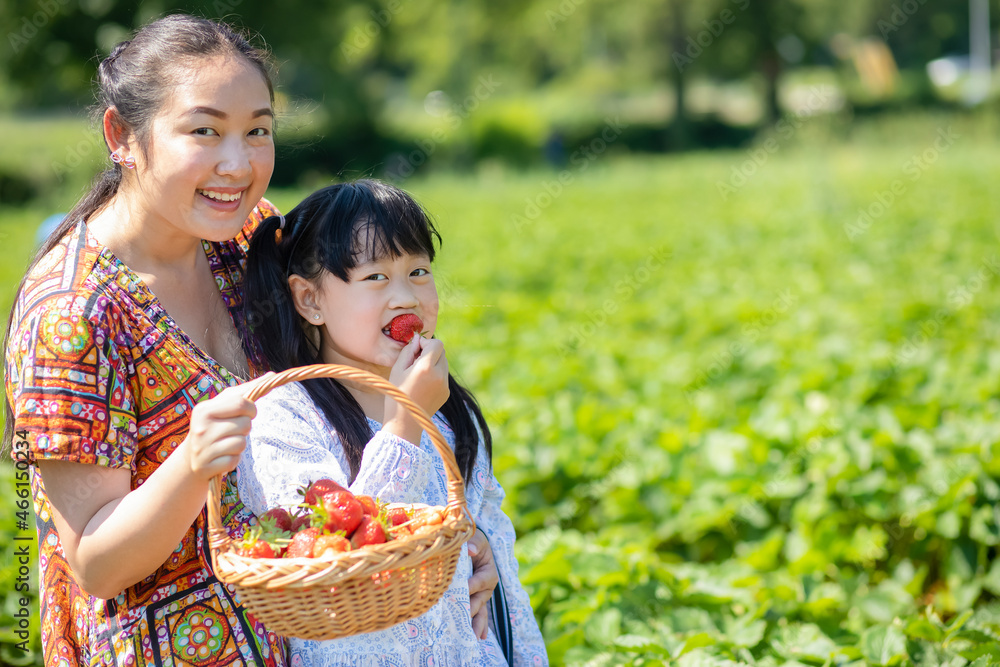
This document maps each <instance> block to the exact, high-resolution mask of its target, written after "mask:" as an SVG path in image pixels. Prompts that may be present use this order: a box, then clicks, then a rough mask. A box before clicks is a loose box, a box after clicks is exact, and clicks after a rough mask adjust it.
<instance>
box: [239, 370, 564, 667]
mask: <svg viewBox="0 0 1000 667" xmlns="http://www.w3.org/2000/svg"><path fill="white" fill-rule="evenodd" d="M368 421H369V426H371V428H372V432H373V433H374V434H375V435H374V437H372V439H371V440H370V441H369V442H368V444H367V445H366V446H365V451H364V456H363V457H362V461H361V469H360V471H359V473H358V476H357V478H356V479H355V480H354V483H353V484H350V485H349V488H350V490H351V491H353V492H354V493H358V494H367V495H371V496H375V497H377V498H379V499H381V500H384V501H386V502H402V503H418V502H419V503H427V504H430V505H445V504H447V489H446V486H445V480H446V476H445V472H444V462H443V461H442V460H441V456H440V455H439V454H438V453H437V451H436V450H435V449H434V445H433V444H432V443H431V441H430V438H429V437H428V436H427V434H426V433H425V434H423V439H422V441H421V443H420V446H419V447H417V446H414V445H413V444H412V443H410V442H407V441H406V440H403V439H402V438H399V437H397V436H395V435H393V434H391V433H387V432H384V431H382V430H381V428H382V427H381V425H380V424H379V423H378V422H376V421H374V420H368ZM434 423H435V424H436V425H437V427H438V428H439V429H440V430H441V433H442V434H443V435H444V437H445V440H446V441H447V442H448V444H449V445H450V446H451V447H452V449H454V447H455V436H454V433H453V432H452V430H451V428H450V427H449V426H448V423H447V421H446V420H445V419H444V417H442V415H441V414H440V413H438V414H436V415H434ZM248 440H249V442H248V445H247V449H246V450H245V451H244V453H243V456H242V457H241V458H240V462H239V466H238V467H237V477H238V488H239V493H240V497H241V499H242V501H243V502H244V504H245V505H246V506H247V508H248V509H250V510H251V511H253V513H254V514H256V515H258V516H260V515H261V514H263V513H264V512H265V511H267V510H268V509H270V508H273V507H278V506H282V507H291V506H294V505H296V504H297V503H298V502H300V496H298V494H297V493H296V490H297V489H298V488H299V487H300V486H302V485H303V484H306V483H308V482H311V481H313V480H316V479H319V478H321V477H327V478H329V479H332V480H334V481H336V482H338V483H340V484H343V485H344V486H348V481H349V476H350V467H349V465H348V462H347V458H346V456H345V454H344V451H343V448H342V447H341V445H340V438H339V437H338V435H337V433H336V432H335V431H334V430H333V428H332V427H331V426H330V424H329V422H328V421H327V420H326V418H325V417H324V416H323V413H322V412H321V411H320V410H319V409H318V408H317V407H316V406H315V405H314V404H313V402H312V400H311V399H310V398H309V395H308V393H307V392H306V391H305V389H304V388H303V387H302V386H301V385H300V384H299V383H291V384H287V385H284V386H281V387H278V388H277V389H274V390H272V391H271V392H270V393H268V394H267V395H266V396H264V397H263V398H261V399H259V400H258V401H257V417H256V418H255V419H254V420H253V427H252V429H251V434H250V438H249V439H248ZM504 495H505V494H504V490H503V488H502V487H501V486H500V483H499V482H498V481H497V479H496V477H494V476H493V474H492V472H491V471H490V466H489V463H488V460H487V454H486V448H485V447H484V445H483V443H482V441H480V443H479V452H478V454H477V456H476V465H475V469H474V472H473V475H472V479H471V480H469V482H468V483H467V485H466V489H465V496H466V500H467V502H468V506H469V511H470V512H471V513H472V516H473V518H474V519H475V521H476V526H477V527H478V528H481V529H482V530H483V532H484V533H485V534H486V536H487V537H488V538H489V541H490V547H491V548H492V549H493V555H494V559H495V561H496V564H497V569H498V570H499V572H500V578H501V581H502V582H503V590H504V592H505V593H506V598H507V604H508V607H509V612H510V625H511V627H512V630H513V639H514V642H513V643H514V664H515V665H516V667H521V666H525V667H527V666H529V665H530V666H533V667H534V666H538V665H547V664H548V657H547V655H546V651H545V643H544V641H543V639H542V635H541V632H540V631H539V629H538V623H537V621H536V620H535V617H534V613H533V612H532V609H531V604H530V602H529V600H528V595H527V593H526V592H525V590H524V588H523V587H522V586H521V583H520V581H519V580H518V577H517V569H518V565H517V560H516V559H515V557H514V526H513V524H512V523H511V521H510V519H509V518H508V517H507V515H506V514H504V512H503V510H501V509H500V503H501V501H502V500H503V498H504ZM471 575H472V561H471V559H470V558H469V553H468V549H467V548H465V547H463V549H462V553H461V556H460V558H459V561H458V567H457V569H456V572H455V578H454V580H453V581H452V584H451V587H450V588H449V589H448V590H447V591H446V592H445V594H444V596H443V597H442V598H441V600H440V601H439V602H438V603H437V604H436V605H434V607H432V608H431V609H430V610H429V611H428V612H427V613H425V614H423V615H422V616H419V617H417V618H415V619H413V620H411V621H407V622H405V623H400V624H399V625H396V626H393V627H391V628H389V629H387V630H382V631H380V632H372V633H367V634H363V635H357V636H354V637H348V638H345V639H336V640H331V641H322V642H317V641H309V640H303V639H294V638H290V639H289V649H290V658H291V662H292V665H298V666H300V667H326V666H330V665H358V666H362V665H364V666H367V665H372V666H378V667H397V666H399V667H402V666H403V665H406V666H410V665H428V666H429V665H434V666H435V667H447V666H451V665H455V666H457V665H482V666H484V667H485V666H490V667H493V666H496V667H504V666H505V665H506V662H505V661H504V658H503V654H502V653H501V650H500V646H499V644H498V642H497V638H496V636H495V634H494V632H493V628H492V627H491V628H490V630H489V633H488V635H487V638H486V639H485V640H480V639H478V638H477V637H476V636H475V635H474V634H473V631H472V622H471V619H470V615H469V585H468V582H469V577H470V576H471Z"/></svg>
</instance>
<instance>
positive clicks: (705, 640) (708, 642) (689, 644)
mask: <svg viewBox="0 0 1000 667" xmlns="http://www.w3.org/2000/svg"><path fill="white" fill-rule="evenodd" d="M717 643H718V640H717V639H716V638H715V637H713V636H712V635H710V634H708V633H707V632H700V633H698V634H696V635H692V636H690V637H687V638H685V639H684V643H683V644H682V645H681V647H680V648H679V649H678V650H677V652H676V653H675V654H674V658H679V657H681V656H682V655H684V654H685V653H690V652H691V651H693V650H695V649H697V648H703V647H705V646H714V645H715V644H717Z"/></svg>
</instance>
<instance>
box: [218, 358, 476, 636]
mask: <svg viewBox="0 0 1000 667" xmlns="http://www.w3.org/2000/svg"><path fill="white" fill-rule="evenodd" d="M324 377H328V378H340V379H345V380H351V381H353V382H359V383H362V384H365V385H368V386H370V387H372V388H374V389H376V390H378V391H380V392H381V393H383V394H385V395H387V396H391V397H392V398H394V399H395V400H396V401H398V402H399V404H400V405H401V406H403V407H404V408H406V409H407V410H408V411H409V412H410V413H411V414H412V415H413V417H414V418H415V419H416V420H417V422H419V423H420V425H421V426H422V427H423V429H424V430H425V431H427V433H428V435H430V438H431V441H432V442H433V443H434V447H435V448H436V449H437V450H438V453H439V454H440V455H441V458H442V459H443V460H444V467H445V472H446V474H447V478H448V504H447V506H446V507H445V508H442V509H444V514H445V519H444V521H443V522H442V523H441V524H440V526H438V527H437V529H436V531H434V532H431V533H430V534H425V535H420V536H405V537H400V538H398V539H394V540H391V541H389V542H387V543H385V544H379V545H370V546H366V547H363V548H361V549H358V550H355V551H348V552H345V553H342V554H338V555H337V556H330V555H328V556H325V557H323V558H249V557H246V556H242V555H240V554H238V553H237V552H236V549H235V546H234V543H233V540H232V539H231V538H230V537H229V534H228V533H227V532H226V530H225V529H224V528H223V526H222V521H221V517H220V511H221V506H222V504H221V500H222V495H221V488H222V479H221V477H216V478H214V479H212V480H211V482H210V484H209V491H208V526H209V546H210V548H211V552H212V567H213V569H214V570H215V574H216V576H217V577H218V579H219V580H220V581H222V582H223V583H226V584H231V585H232V586H234V587H235V589H236V592H237V594H238V595H239V598H240V600H241V601H242V602H243V604H244V605H245V606H246V608H247V609H248V610H249V611H250V612H252V613H253V615H254V616H256V617H257V618H258V619H259V620H260V621H261V622H263V623H264V625H265V626H266V627H267V628H268V630H270V631H271V632H275V633H277V634H280V635H285V636H287V637H298V638H301V639H316V640H320V639H336V638H338V637H347V636H350V635H356V634H360V633H363V632H374V631H376V630H383V629H385V628H388V627H391V626H393V625H396V624H397V623H402V622H403V621H406V620H409V619H411V618H414V617H416V616H419V615H420V614H423V613H424V612H426V611H427V610H428V609H430V608H431V607H432V606H434V604H435V603H436V602H437V601H438V600H439V599H440V598H441V595H442V594H443V593H444V592H445V590H447V589H448V587H449V586H450V585H451V581H452V579H453V577H454V576H455V566H456V564H457V563H458V556H459V553H460V551H461V547H462V545H463V544H465V542H466V541H467V540H468V539H469V538H470V537H472V534H473V531H474V530H475V525H474V524H473V522H472V518H471V517H470V516H469V512H468V508H467V507H466V503H465V487H464V485H463V482H462V476H461V473H460V472H459V469H458V464H457V463H456V462H455V455H454V453H453V452H452V451H451V448H450V447H449V446H448V445H447V443H445V441H444V438H443V437H442V436H441V433H440V431H438V429H437V427H435V426H434V424H433V422H431V419H430V417H428V416H427V413H426V412H424V410H422V409H421V408H420V407H419V406H418V405H417V404H416V403H414V402H413V401H412V400H410V398H409V397H408V396H407V395H406V394H404V393H403V392H402V391H400V390H399V389H398V388H397V387H396V386H395V385H393V384H391V383H389V382H387V381H386V380H384V379H382V378H380V377H378V376H377V375H373V374H372V373H368V372H366V371H361V370H358V369H356V368H351V367H349V366H337V365H326V364H323V365H315V366H305V367H302V368H294V369H291V370H288V371H283V372H281V373H276V374H275V375H273V376H271V377H269V378H268V379H266V380H263V381H262V382H260V383H259V384H258V385H256V386H255V387H254V388H253V389H252V390H251V391H250V393H249V394H248V395H247V397H248V398H249V399H250V400H251V401H253V400H256V399H258V398H260V397H261V396H263V395H265V394H266V393H267V392H269V391H270V390H272V389H274V388H275V387H279V386H281V385H283V384H287V383H289V382H296V381H298V380H309V379H312V378H324Z"/></svg>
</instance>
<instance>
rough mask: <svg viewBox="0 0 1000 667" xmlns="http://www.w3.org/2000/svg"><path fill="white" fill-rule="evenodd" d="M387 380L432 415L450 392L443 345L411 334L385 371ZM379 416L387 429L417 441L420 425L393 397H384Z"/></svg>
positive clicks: (411, 440) (413, 441)
mask: <svg viewBox="0 0 1000 667" xmlns="http://www.w3.org/2000/svg"><path fill="white" fill-rule="evenodd" d="M389 382H391V383H393V384H394V385H396V386H397V387H399V388H400V389H402V390H403V391H404V392H406V395H407V396H409V397H410V398H411V399H413V402H414V403H416V404H417V405H419V406H420V407H421V408H423V409H424V411H425V412H426V413H427V414H428V415H433V414H434V413H435V412H437V411H438V410H440V409H441V406H442V405H444V403H445V401H447V400H448V396H449V394H450V390H449V389H448V357H447V356H445V353H444V344H443V343H442V342H441V341H439V340H437V339H435V338H423V337H421V336H414V337H413V338H412V339H410V342H409V343H407V344H406V347H404V348H403V349H402V350H401V351H400V353H399V357H398V358H397V359H396V363H395V364H394V365H393V367H392V370H391V371H390V372H389ZM383 415H384V419H383V423H384V425H385V427H386V429H387V430H389V431H390V432H391V433H395V434H396V435H398V436H399V437H401V438H403V439H404V440H408V441H410V442H412V443H414V444H419V443H420V433H421V430H422V429H421V427H420V425H419V424H418V423H417V422H416V421H415V420H414V419H413V417H412V416H411V415H410V414H409V413H408V412H407V411H406V408H404V407H402V406H401V405H399V404H398V403H396V401H395V399H392V398H389V397H386V399H385V412H384V413H383Z"/></svg>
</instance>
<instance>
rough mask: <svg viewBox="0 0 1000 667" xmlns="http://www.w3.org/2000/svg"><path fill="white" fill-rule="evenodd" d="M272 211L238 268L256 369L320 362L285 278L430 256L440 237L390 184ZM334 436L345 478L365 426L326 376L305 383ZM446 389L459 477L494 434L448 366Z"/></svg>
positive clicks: (331, 190)
mask: <svg viewBox="0 0 1000 667" xmlns="http://www.w3.org/2000/svg"><path fill="white" fill-rule="evenodd" d="M280 222H281V221H280V218H277V217H270V218H267V219H266V220H264V221H263V222H261V223H260V226H259V227H258V228H257V230H256V231H255V232H254V235H253V238H252V240H251V242H250V249H249V251H248V253H247V266H246V274H245V276H244V283H243V284H244V297H243V311H244V317H243V321H242V322H241V326H240V330H241V331H240V333H241V335H242V337H243V344H244V347H245V350H246V353H247V356H248V358H250V359H252V360H253V361H254V362H255V363H256V365H258V366H260V367H261V368H262V369H263V370H272V371H283V370H286V369H289V368H295V367H298V366H306V365H309V364H316V363H322V358H321V356H320V349H319V345H318V337H317V336H314V335H312V333H313V331H312V329H313V327H312V325H310V324H308V322H306V321H305V320H304V319H303V318H302V317H301V316H300V315H299V313H298V311H296V310H295V306H294V303H293V301H292V295H291V290H290V289H289V287H288V277H289V276H290V275H292V274H298V275H300V276H302V277H303V278H305V279H307V280H309V281H312V282H316V281H318V280H319V279H320V278H321V277H322V275H323V274H324V272H329V273H331V274H333V275H334V276H336V277H337V278H339V279H341V280H343V281H345V282H346V281H347V280H348V279H349V276H350V271H351V269H353V268H355V267H356V266H358V265H359V264H362V263H364V262H366V261H369V260H373V259H380V258H382V257H390V258H396V257H400V256H403V255H407V254H426V255H427V256H428V257H429V258H430V259H431V260H432V261H433V259H434V254H435V248H434V241H435V239H437V241H438V242H439V243H440V240H441V237H440V235H439V234H438V232H437V230H436V229H435V228H434V224H433V223H432V222H431V220H430V219H429V218H428V216H427V214H426V213H424V211H423V209H421V208H420V206H419V205H418V204H417V203H416V202H415V201H413V199H412V198H411V197H410V196H409V195H407V194H406V193H405V192H403V191H402V190H400V189H399V188H396V187H394V186H392V185H389V184H388V183H383V182H381V181H376V180H359V181H353V182H350V183H340V184H336V185H331V186H328V187H325V188H322V189H321V190H318V191H316V192H314V193H312V194H311V195H309V196H308V197H306V198H305V199H304V200H302V202H301V203H300V204H299V205H298V206H296V207H295V208H293V209H292V210H291V211H289V213H288V214H287V215H286V216H285V226H284V229H281V230H280V234H276V232H278V231H279V228H280ZM302 384H303V386H304V387H305V389H306V391H307V392H308V393H309V396H310V397H311V398H312V400H313V402H314V403H315V404H316V405H317V406H319V408H320V409H321V410H322V411H323V414H324V415H325V416H326V418H327V420H329V422H330V424H332V425H333V427H334V428H335V429H336V431H337V433H338V434H339V435H340V437H341V440H342V443H343V446H344V451H345V452H346V454H347V460H348V462H349V463H350V466H351V479H352V480H353V479H354V478H355V477H357V474H358V471H359V469H360V468H361V456H362V454H363V453H364V449H365V444H366V443H367V442H368V441H369V440H370V439H371V437H372V433H371V429H370V428H369V426H368V420H367V418H366V417H365V413H364V411H363V410H362V409H361V405H360V404H358V402H357V400H355V398H354V396H352V395H351V393H350V392H349V391H348V390H347V388H346V387H344V385H342V384H341V383H339V382H337V381H336V380H333V379H330V378H322V379H314V380H306V381H304V382H303V383H302ZM448 389H449V390H450V395H449V397H448V400H447V401H446V402H445V404H444V406H442V408H441V413H442V414H443V415H444V417H445V418H446V419H447V420H448V424H449V425H450V426H451V428H452V430H453V431H454V432H455V459H456V460H457V461H458V467H459V469H460V470H461V471H462V476H463V477H464V479H465V481H466V483H468V480H469V477H470V476H471V475H472V470H473V468H474V466H475V463H476V453H477V450H478V445H479V433H480V432H481V433H482V437H483V442H484V443H485V445H486V452H487V455H488V456H489V457H490V460H492V457H493V440H492V437H491V435H490V429H489V427H488V426H487V424H486V419H485V418H484V417H483V413H482V411H481V410H480V408H479V404H478V403H477V402H476V399H475V397H474V396H473V395H472V393H471V392H470V391H469V390H467V389H465V388H464V387H463V386H462V385H460V384H459V383H458V382H457V381H456V380H455V378H454V377H453V376H452V375H451V374H449V375H448Z"/></svg>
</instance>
